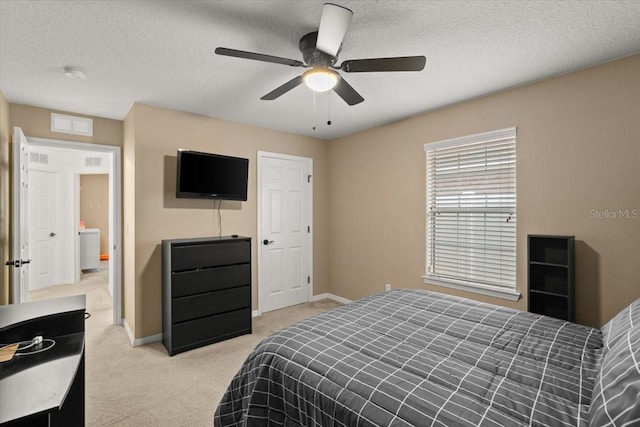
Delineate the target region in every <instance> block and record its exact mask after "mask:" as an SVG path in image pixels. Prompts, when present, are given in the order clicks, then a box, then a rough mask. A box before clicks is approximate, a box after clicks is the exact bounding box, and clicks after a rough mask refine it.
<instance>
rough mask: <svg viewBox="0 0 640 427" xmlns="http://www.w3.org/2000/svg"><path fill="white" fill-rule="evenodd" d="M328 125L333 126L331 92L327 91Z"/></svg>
mask: <svg viewBox="0 0 640 427" xmlns="http://www.w3.org/2000/svg"><path fill="white" fill-rule="evenodd" d="M327 110H328V111H327V126H331V92H330V91H329V92H327Z"/></svg>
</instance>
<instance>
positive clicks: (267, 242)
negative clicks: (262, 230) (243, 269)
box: [262, 239, 274, 246]
mask: <svg viewBox="0 0 640 427" xmlns="http://www.w3.org/2000/svg"><path fill="white" fill-rule="evenodd" d="M271 243H274V241H273V240H267V239H264V240H263V241H262V244H263V245H265V246H267V245H270V244H271Z"/></svg>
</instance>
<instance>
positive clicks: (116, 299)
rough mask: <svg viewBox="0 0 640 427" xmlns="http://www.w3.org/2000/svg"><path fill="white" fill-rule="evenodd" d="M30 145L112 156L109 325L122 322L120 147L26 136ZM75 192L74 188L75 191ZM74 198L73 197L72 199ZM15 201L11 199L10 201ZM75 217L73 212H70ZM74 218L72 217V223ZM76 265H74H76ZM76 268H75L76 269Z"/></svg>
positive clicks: (75, 214) (110, 179)
mask: <svg viewBox="0 0 640 427" xmlns="http://www.w3.org/2000/svg"><path fill="white" fill-rule="evenodd" d="M27 140H28V141H29V144H30V145H34V146H41V147H54V148H66V149H71V150H83V151H98V152H103V153H109V154H111V155H112V163H111V172H110V174H109V175H110V177H109V181H110V182H109V185H110V186H112V188H113V203H109V209H110V210H111V213H112V216H113V223H112V224H110V229H111V233H112V235H113V242H111V241H110V243H111V244H110V245H109V259H110V260H113V277H112V280H113V300H112V306H113V324H114V325H121V324H122V184H121V181H122V178H121V172H120V170H121V166H120V147H118V146H115V145H102V144H92V143H87V142H72V141H64V140H58V139H49V138H32V137H27ZM75 191H76V192H77V189H76V190H75ZM76 199H77V198H76ZM14 203H15V201H14ZM74 216H77V213H74ZM76 219H77V218H76ZM77 224H78V221H77V220H76V225H77ZM77 249H78V248H77V245H76V254H74V256H75V257H76V259H77V258H78V255H77V252H78V250H77ZM76 265H77V264H76ZM76 270H78V269H76Z"/></svg>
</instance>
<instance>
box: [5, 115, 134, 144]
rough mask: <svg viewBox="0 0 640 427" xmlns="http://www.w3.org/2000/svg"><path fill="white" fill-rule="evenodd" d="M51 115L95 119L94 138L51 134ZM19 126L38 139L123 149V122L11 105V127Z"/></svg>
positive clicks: (28, 134)
mask: <svg viewBox="0 0 640 427" xmlns="http://www.w3.org/2000/svg"><path fill="white" fill-rule="evenodd" d="M51 113H60V114H69V115H72V116H78V117H88V118H90V119H93V136H82V135H73V134H69V133H60V132H51ZM14 126H18V127H20V128H22V131H23V132H24V134H25V135H26V136H30V137H36V138H51V139H61V140H64V141H74V142H88V143H92V144H104V145H116V146H118V147H122V121H121V120H112V119H105V118H102V117H95V116H87V115H84V114H77V113H69V112H66V111H58V110H50V109H48V108H40V107H32V106H29V105H22V104H11V127H14Z"/></svg>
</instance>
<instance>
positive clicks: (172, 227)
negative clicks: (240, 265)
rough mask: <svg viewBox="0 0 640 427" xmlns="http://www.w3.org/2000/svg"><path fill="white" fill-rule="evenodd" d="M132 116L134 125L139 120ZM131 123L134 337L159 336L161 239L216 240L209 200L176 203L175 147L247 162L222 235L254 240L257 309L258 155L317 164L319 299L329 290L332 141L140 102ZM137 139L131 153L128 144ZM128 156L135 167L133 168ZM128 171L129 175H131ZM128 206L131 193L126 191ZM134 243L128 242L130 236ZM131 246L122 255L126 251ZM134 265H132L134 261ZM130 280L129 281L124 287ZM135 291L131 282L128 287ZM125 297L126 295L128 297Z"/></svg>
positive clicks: (128, 260)
mask: <svg viewBox="0 0 640 427" xmlns="http://www.w3.org/2000/svg"><path fill="white" fill-rule="evenodd" d="M134 117H135V119H134ZM129 121H131V122H133V127H134V131H133V132H134V135H135V137H134V138H133V139H132V138H130V137H125V145H124V152H125V181H127V180H128V179H130V177H129V175H128V173H129V172H131V169H135V177H133V179H134V180H135V196H134V197H135V200H134V203H135V219H134V223H133V226H131V224H129V223H128V222H129V221H131V218H130V216H129V215H130V214H131V212H129V211H128V210H127V208H126V207H125V210H126V211H127V212H128V213H126V214H125V230H126V229H127V228H128V230H129V231H128V232H129V233H134V234H135V255H134V257H133V258H129V255H128V254H127V253H125V258H124V259H125V270H126V271H128V272H130V271H131V270H130V269H131V264H132V263H135V264H134V265H135V326H134V327H132V326H131V322H130V321H129V318H130V316H131V313H130V312H129V305H128V304H127V315H126V317H127V324H128V325H129V327H130V328H132V330H134V335H135V337H136V338H139V337H144V336H149V335H153V334H157V333H160V332H161V330H162V325H161V317H162V313H161V294H162V290H161V247H160V245H161V241H162V240H163V239H174V238H186V237H205V236H213V235H217V234H218V230H217V221H216V218H215V215H214V214H215V211H214V209H213V205H214V202H213V201H212V200H194V199H176V197H175V179H176V176H175V173H176V172H175V167H176V151H177V149H178V148H188V149H193V150H199V151H205V152H213V153H220V154H227V155H232V156H239V157H246V158H248V159H249V189H248V200H247V201H246V202H222V224H223V234H225V235H229V234H239V235H244V236H249V237H251V238H252V239H253V241H252V260H253V265H252V270H253V274H252V277H253V298H252V300H253V309H254V310H255V309H257V308H258V304H257V303H258V299H257V252H256V248H257V246H256V245H257V238H258V236H257V204H256V196H257V194H256V185H257V184H256V182H257V181H256V165H257V151H259V150H260V151H271V152H277V153H286V154H290V155H297V156H304V157H311V158H312V159H313V174H314V180H313V182H314V187H313V222H314V224H313V225H314V231H315V232H314V238H313V253H314V258H313V272H314V293H315V294H319V293H323V292H327V291H328V289H329V283H328V271H327V268H326V265H327V245H328V215H329V209H328V188H327V185H326V182H327V143H326V142H325V141H320V140H316V139H313V138H309V137H303V136H299V135H294V134H290V133H284V132H279V131H275V130H269V129H263V128H258V127H254V126H248V125H242V124H239V123H234V122H230V121H225V120H219V119H213V118H209V117H204V116H198V115H194V114H188V113H183V112H178V111H174V110H168V109H163V108H158V107H152V106H148V105H143V104H136V105H135V106H134V108H133V109H132V111H131V112H130V114H129V117H127V119H126V120H125V129H129V124H128V122H129ZM132 140H134V141H133V144H132V145H133V147H130V146H129V144H130V142H131V141H132ZM130 158H131V159H132V160H131V162H132V164H133V167H131V165H130V164H129V162H130ZM127 168H129V169H127ZM125 193H126V195H125V205H126V204H128V203H131V200H129V198H130V197H132V195H133V194H132V192H130V191H125ZM125 240H127V241H128V242H129V243H131V242H130V240H128V238H127V237H125ZM129 250H130V248H129V246H127V247H125V251H129ZM131 259H134V260H135V261H131ZM129 280H131V277H129V276H128V275H127V281H129ZM127 286H130V283H128V284H127ZM127 295H128V294H127Z"/></svg>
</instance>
